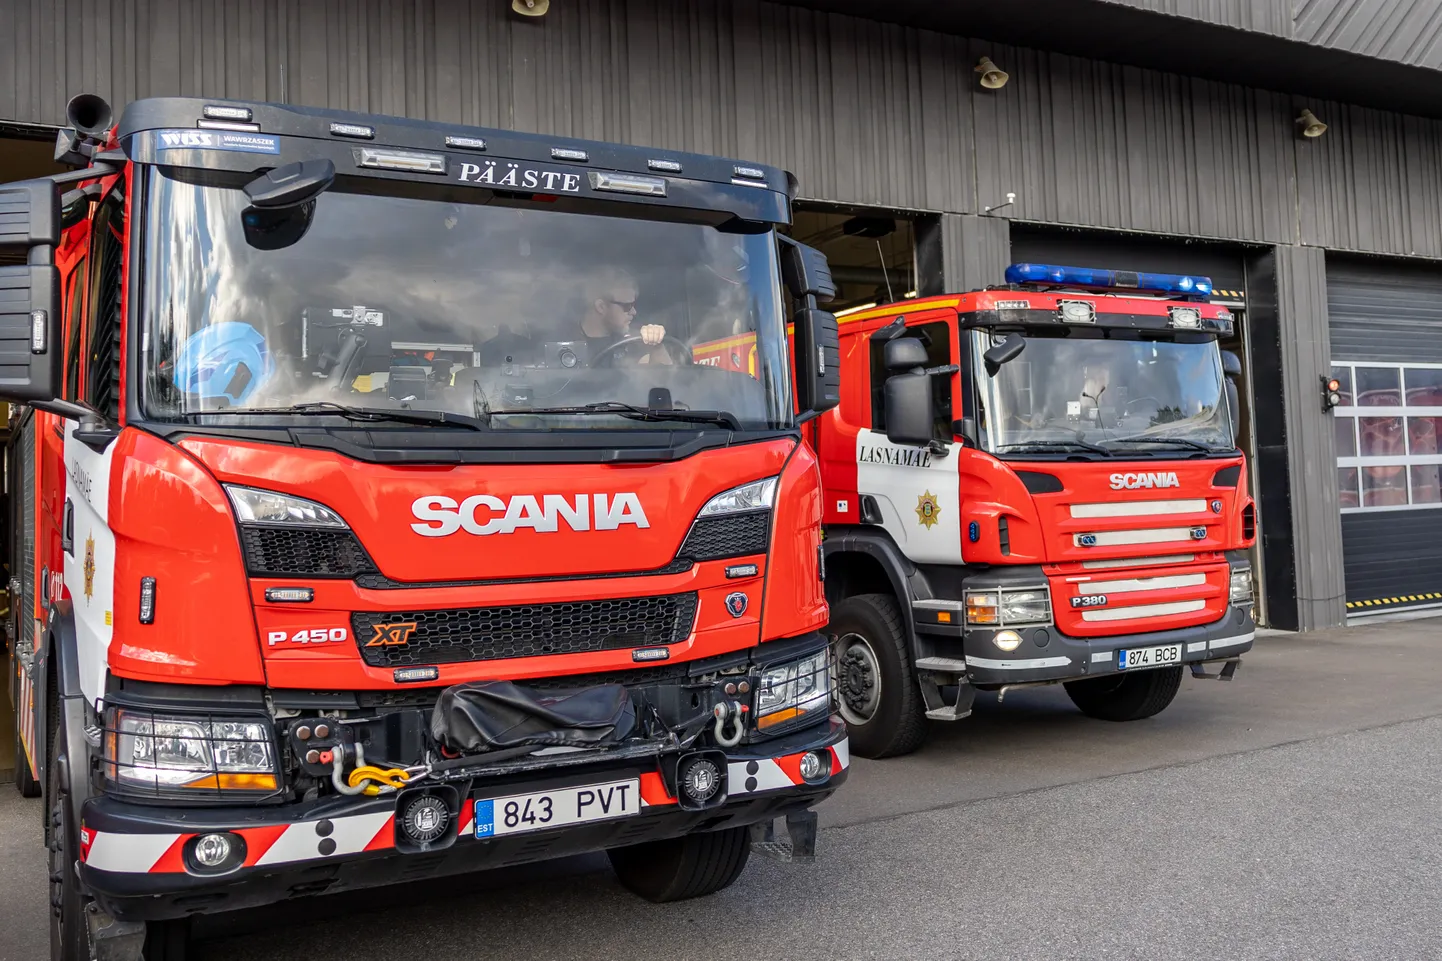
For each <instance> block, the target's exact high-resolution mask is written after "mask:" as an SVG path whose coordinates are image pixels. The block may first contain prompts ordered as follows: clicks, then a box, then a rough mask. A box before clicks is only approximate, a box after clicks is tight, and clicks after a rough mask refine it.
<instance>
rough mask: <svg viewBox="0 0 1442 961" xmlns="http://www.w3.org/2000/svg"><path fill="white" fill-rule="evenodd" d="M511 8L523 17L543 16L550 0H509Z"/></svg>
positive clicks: (549, 6)
mask: <svg viewBox="0 0 1442 961" xmlns="http://www.w3.org/2000/svg"><path fill="white" fill-rule="evenodd" d="M511 9H512V10H514V11H515V12H516V13H519V14H520V15H521V16H523V17H544V16H545V15H546V11H547V10H549V9H551V0H511Z"/></svg>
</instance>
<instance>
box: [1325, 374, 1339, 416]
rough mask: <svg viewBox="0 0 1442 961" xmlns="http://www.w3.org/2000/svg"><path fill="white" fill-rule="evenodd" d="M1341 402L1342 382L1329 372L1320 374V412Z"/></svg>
mask: <svg viewBox="0 0 1442 961" xmlns="http://www.w3.org/2000/svg"><path fill="white" fill-rule="evenodd" d="M1340 403H1342V382H1341V381H1340V380H1338V379H1337V378H1335V377H1333V376H1331V375H1330V374H1323V375H1322V413H1324V414H1325V413H1326V412H1327V411H1329V410H1331V409H1332V408H1333V407H1336V406H1337V405H1338V404H1340Z"/></svg>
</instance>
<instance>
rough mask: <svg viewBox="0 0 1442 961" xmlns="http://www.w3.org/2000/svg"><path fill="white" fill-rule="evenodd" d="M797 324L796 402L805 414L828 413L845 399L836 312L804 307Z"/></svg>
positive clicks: (795, 322)
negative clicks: (842, 387) (842, 392)
mask: <svg viewBox="0 0 1442 961" xmlns="http://www.w3.org/2000/svg"><path fill="white" fill-rule="evenodd" d="M794 324H795V327H794V330H795V334H794V337H795V350H794V352H795V357H794V358H793V362H794V363H795V368H796V369H795V373H796V406H797V407H798V408H799V409H800V411H801V413H802V414H803V415H806V414H809V415H811V416H815V415H816V414H824V413H825V412H826V411H828V410H831V409H832V408H833V407H835V406H836V405H837V404H839V403H841V332H840V329H839V328H838V327H837V324H836V315H835V314H832V313H829V312H828V311H825V310H817V309H816V308H814V307H803V308H802V309H801V310H798V311H797V312H796V318H795V321H794Z"/></svg>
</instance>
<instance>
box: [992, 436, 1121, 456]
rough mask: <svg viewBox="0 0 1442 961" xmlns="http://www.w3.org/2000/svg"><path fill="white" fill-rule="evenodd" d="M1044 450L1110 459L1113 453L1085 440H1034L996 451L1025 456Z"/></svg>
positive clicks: (1003, 447) (1009, 445)
mask: <svg viewBox="0 0 1442 961" xmlns="http://www.w3.org/2000/svg"><path fill="white" fill-rule="evenodd" d="M1043 450H1085V451H1091V452H1092V453H1093V454H1101V455H1103V456H1105V457H1110V456H1111V455H1112V452H1111V451H1109V450H1107V449H1106V448H1105V447H1098V446H1097V445H1096V444H1088V443H1087V442H1086V441H1084V440H1032V441H1027V442H1026V443H1025V444H1005V445H1003V446H1001V447H998V448H997V449H996V452H997V453H998V454H1005V453H1012V454H1025V453H1027V452H1029V451H1043Z"/></svg>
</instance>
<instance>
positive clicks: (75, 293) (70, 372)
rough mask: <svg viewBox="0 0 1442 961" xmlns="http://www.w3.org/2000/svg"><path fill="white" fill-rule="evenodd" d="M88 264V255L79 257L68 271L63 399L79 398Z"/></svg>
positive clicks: (83, 348)
mask: <svg viewBox="0 0 1442 961" xmlns="http://www.w3.org/2000/svg"><path fill="white" fill-rule="evenodd" d="M89 266H90V260H89V258H88V257H82V258H80V262H79V263H78V264H76V265H75V269H74V270H72V271H71V272H70V286H69V289H68V291H67V292H66V296H67V297H69V298H70V300H69V310H68V311H67V312H66V313H67V319H66V329H67V337H66V341H65V399H66V400H78V399H79V398H80V358H81V356H82V354H84V352H85V346H84V344H83V343H82V341H81V337H80V332H81V329H82V328H83V327H84V326H85V314H84V313H83V311H82V308H83V307H84V306H85V289H84V284H85V281H86V278H87V274H86V268H87V267H89Z"/></svg>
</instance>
